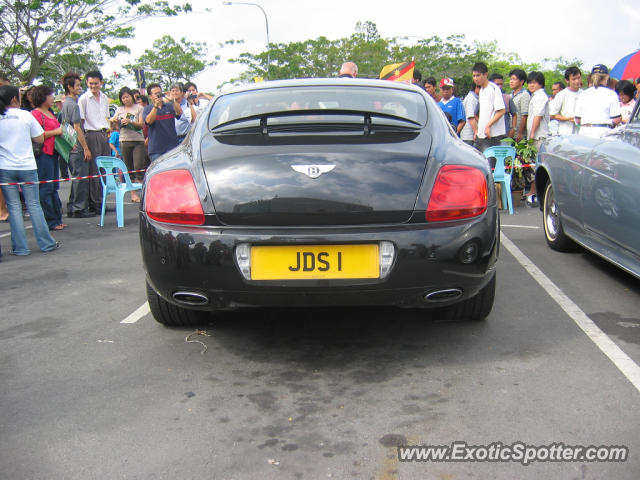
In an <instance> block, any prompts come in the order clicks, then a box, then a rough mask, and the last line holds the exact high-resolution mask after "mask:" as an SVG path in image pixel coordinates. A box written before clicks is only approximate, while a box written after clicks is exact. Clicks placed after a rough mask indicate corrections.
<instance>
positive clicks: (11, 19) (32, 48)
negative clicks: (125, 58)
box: [0, 0, 191, 83]
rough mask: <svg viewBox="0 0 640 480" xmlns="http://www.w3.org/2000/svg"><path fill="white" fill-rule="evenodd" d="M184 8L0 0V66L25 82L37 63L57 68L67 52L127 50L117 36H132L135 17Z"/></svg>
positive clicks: (146, 2) (127, 0)
mask: <svg viewBox="0 0 640 480" xmlns="http://www.w3.org/2000/svg"><path fill="white" fill-rule="evenodd" d="M190 11H191V5H190V4H188V3H185V4H184V5H170V4H169V2H168V1H167V0H0V68H1V69H3V70H5V71H6V73H7V74H8V76H9V77H10V79H11V80H13V81H15V82H18V83H30V82H31V81H33V79H35V78H37V77H39V76H40V75H41V72H42V71H43V69H44V70H45V72H47V73H48V74H51V73H53V72H59V67H60V65H61V64H63V63H64V62H65V57H64V56H65V55H68V54H73V55H77V56H78V55H89V56H91V55H92V54H93V52H95V51H97V50H100V51H101V52H102V56H103V57H104V56H114V55H116V54H118V53H120V52H128V51H129V49H128V48H127V47H126V46H124V45H122V44H119V43H118V42H119V41H121V40H124V39H127V38H131V37H133V33H134V27H133V24H135V23H136V22H138V21H140V20H143V19H145V18H149V17H156V16H174V15H177V14H178V13H184V12H190ZM67 60H68V59H67ZM85 71H86V70H85Z"/></svg>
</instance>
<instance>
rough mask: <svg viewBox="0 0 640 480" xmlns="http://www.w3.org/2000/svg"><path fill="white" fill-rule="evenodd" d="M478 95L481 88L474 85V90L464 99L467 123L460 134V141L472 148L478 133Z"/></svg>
mask: <svg viewBox="0 0 640 480" xmlns="http://www.w3.org/2000/svg"><path fill="white" fill-rule="evenodd" d="M478 93H480V87H479V86H478V85H473V88H472V89H471V90H469V93H467V96H466V97H464V100H463V101H462V105H463V107H464V114H465V116H466V117H467V123H465V125H464V128H463V129H462V131H461V132H460V139H461V140H462V141H463V142H464V143H466V144H467V145H471V146H473V139H474V137H475V136H476V134H477V133H478V110H479V108H478V106H479V102H478Z"/></svg>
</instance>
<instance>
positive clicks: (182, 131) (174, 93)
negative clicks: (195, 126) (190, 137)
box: [171, 83, 196, 143]
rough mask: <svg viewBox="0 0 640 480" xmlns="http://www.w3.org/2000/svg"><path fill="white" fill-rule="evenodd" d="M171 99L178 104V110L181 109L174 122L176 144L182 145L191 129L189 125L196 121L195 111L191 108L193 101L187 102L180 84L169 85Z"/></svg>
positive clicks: (182, 86)
mask: <svg viewBox="0 0 640 480" xmlns="http://www.w3.org/2000/svg"><path fill="white" fill-rule="evenodd" d="M171 97H172V98H173V100H174V102H178V103H180V108H181V109H182V115H181V116H180V117H179V118H176V120H175V122H176V132H177V134H178V143H182V141H183V140H184V137H186V136H187V133H189V130H190V129H191V124H192V123H193V122H195V121H196V109H195V107H194V106H193V99H191V100H190V101H187V99H186V98H185V95H184V85H182V84H181V83H174V84H173V85H171Z"/></svg>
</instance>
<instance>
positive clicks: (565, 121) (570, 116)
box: [549, 67, 582, 135]
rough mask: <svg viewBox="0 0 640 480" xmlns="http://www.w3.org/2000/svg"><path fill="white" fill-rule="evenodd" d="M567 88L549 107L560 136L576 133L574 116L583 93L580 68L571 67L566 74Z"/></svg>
mask: <svg viewBox="0 0 640 480" xmlns="http://www.w3.org/2000/svg"><path fill="white" fill-rule="evenodd" d="M564 78H565V80H566V81H567V85H568V86H567V88H565V89H563V90H561V91H560V92H559V93H558V94H557V95H556V96H555V98H554V99H553V102H551V104H550V105H549V115H550V118H551V119H552V120H557V121H558V135H571V134H573V133H576V130H577V129H576V124H575V121H574V114H575V111H576V105H577V103H578V98H579V97H580V94H581V93H582V89H581V88H580V87H582V73H581V72H580V69H579V68H578V67H569V68H567V70H566V71H565V72H564Z"/></svg>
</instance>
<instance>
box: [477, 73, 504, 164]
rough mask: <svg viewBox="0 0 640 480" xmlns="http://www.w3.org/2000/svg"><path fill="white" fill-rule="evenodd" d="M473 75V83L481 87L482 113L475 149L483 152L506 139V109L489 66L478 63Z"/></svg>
mask: <svg viewBox="0 0 640 480" xmlns="http://www.w3.org/2000/svg"><path fill="white" fill-rule="evenodd" d="M472 75H473V83H475V84H476V85H478V86H479V87H480V94H479V95H478V102H479V104H480V113H479V115H478V134H477V135H476V141H475V147H476V148H477V149H478V150H480V151H481V152H483V151H484V150H486V149H487V148H489V147H493V146H495V145H499V144H500V141H501V140H502V139H503V138H504V137H505V135H506V133H507V132H506V130H505V126H504V120H503V118H502V117H503V116H504V112H505V110H506V109H505V105H504V100H503V98H502V92H501V91H500V88H499V87H498V86H497V85H496V84H495V83H492V82H490V81H489V69H488V68H487V66H486V65H485V64H484V63H482V62H478V63H476V64H475V65H474V66H473V69H472ZM492 167H493V165H492Z"/></svg>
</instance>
